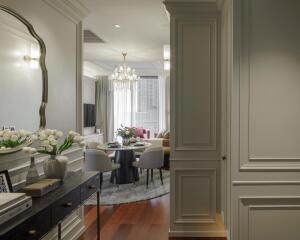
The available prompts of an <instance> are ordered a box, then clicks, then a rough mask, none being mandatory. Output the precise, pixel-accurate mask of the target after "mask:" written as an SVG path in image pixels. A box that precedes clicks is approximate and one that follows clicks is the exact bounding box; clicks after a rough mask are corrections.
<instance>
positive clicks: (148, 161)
mask: <svg viewBox="0 0 300 240" xmlns="http://www.w3.org/2000/svg"><path fill="white" fill-rule="evenodd" d="M132 165H133V166H134V167H136V168H141V169H146V170H147V188H148V184H149V170H151V180H152V181H153V170H154V169H159V174H160V181H161V184H162V185H163V184H164V182H163V176H162V167H163V165H164V150H163V148H162V147H150V148H148V149H146V150H145V151H144V152H143V153H142V154H141V156H140V158H139V160H138V161H135V162H133V163H132Z"/></svg>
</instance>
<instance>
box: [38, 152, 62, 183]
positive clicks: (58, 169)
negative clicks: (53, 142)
mask: <svg viewBox="0 0 300 240" xmlns="http://www.w3.org/2000/svg"><path fill="white" fill-rule="evenodd" d="M43 168H44V173H45V176H46V178H52V179H61V180H62V181H63V180H64V178H65V176H66V173H67V168H68V158H67V157H66V156H61V155H51V156H50V158H49V159H47V160H46V161H45V162H44V165H43Z"/></svg>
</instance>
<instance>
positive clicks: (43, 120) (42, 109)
mask: <svg viewBox="0 0 300 240" xmlns="http://www.w3.org/2000/svg"><path fill="white" fill-rule="evenodd" d="M0 10H2V11H4V12H6V13H8V14H10V15H11V16H13V17H15V18H17V19H18V20H19V21H20V22H22V23H23V24H24V25H25V26H26V28H27V29H28V31H29V33H30V34H31V36H32V37H33V38H35V39H36V40H37V42H38V44H39V47H40V59H39V65H40V68H41V70H42V81H43V84H42V86H43V89H42V102H41V105H40V109H39V115H40V126H39V128H40V129H43V128H45V127H46V106H47V103H48V71H47V67H46V45H45V43H44V41H43V39H42V38H41V37H40V36H39V35H38V34H37V33H36V31H35V30H34V27H33V26H32V24H31V23H30V22H29V21H28V20H27V19H25V18H24V17H23V16H22V15H20V14H19V13H18V12H16V11H15V10H13V9H11V8H10V7H7V6H5V5H1V4H0ZM17 151H18V150H17Z"/></svg>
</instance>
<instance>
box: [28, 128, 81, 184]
mask: <svg viewBox="0 0 300 240" xmlns="http://www.w3.org/2000/svg"><path fill="white" fill-rule="evenodd" d="M62 136H63V132H62V131H58V130H56V129H42V130H40V131H39V132H37V133H36V138H37V139H38V140H40V141H39V144H38V145H37V147H36V151H37V152H38V153H41V154H47V155H50V158H49V159H47V160H46V161H45V162H44V165H43V168H44V172H45V175H46V177H47V178H59V179H61V180H63V179H64V177H65V175H66V172H67V161H68V158H67V157H66V156H62V153H63V152H64V151H66V150H67V149H69V148H70V147H72V146H73V145H74V144H79V145H81V146H83V145H84V142H83V137H82V136H80V134H79V133H76V132H74V131H70V132H69V134H68V135H67V137H66V138H65V140H64V141H63V142H62V143H61V141H60V138H61V137H62ZM23 150H24V151H26V148H25V149H23Z"/></svg>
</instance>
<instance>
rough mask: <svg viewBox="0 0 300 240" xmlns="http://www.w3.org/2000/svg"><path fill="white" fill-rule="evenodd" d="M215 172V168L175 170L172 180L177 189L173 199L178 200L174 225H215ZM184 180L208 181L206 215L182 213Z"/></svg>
mask: <svg viewBox="0 0 300 240" xmlns="http://www.w3.org/2000/svg"><path fill="white" fill-rule="evenodd" d="M216 172H217V170H216V169H215V168H175V169H174V178H175V185H176V186H178V189H175V193H174V194H175V197H176V199H178V201H177V203H176V205H175V221H174V222H175V223H177V224H199V223H215V222H216V191H217V186H216V184H217V182H216ZM184 178H195V179H196V178H202V179H205V178H206V179H208V180H209V185H208V188H209V189H207V190H208V191H209V192H208V193H207V194H208V195H207V196H208V202H209V206H208V209H207V211H208V212H207V213H201V214H200V213H193V214H190V213H184V211H183V206H182V205H183V203H184V201H183V199H182V197H183V187H184V186H183V182H184Z"/></svg>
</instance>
